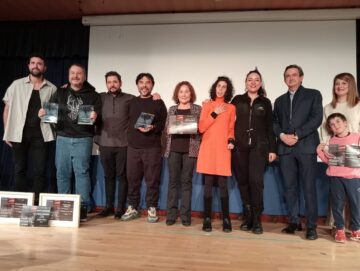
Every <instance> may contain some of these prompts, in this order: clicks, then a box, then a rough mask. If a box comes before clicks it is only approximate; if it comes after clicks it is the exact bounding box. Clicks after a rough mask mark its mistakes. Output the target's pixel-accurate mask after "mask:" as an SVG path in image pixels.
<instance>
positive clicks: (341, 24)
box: [88, 20, 356, 107]
mask: <svg viewBox="0 0 360 271" xmlns="http://www.w3.org/2000/svg"><path fill="white" fill-rule="evenodd" d="M289 64H298V65H300V66H301V67H302V68H303V69H304V73H305V76H304V82H303V85H304V86H306V87H311V88H316V89H319V90H320V91H321V92H322V94H323V103H324V105H325V104H327V103H329V102H330V100H331V89H332V80H333V78H334V76H335V75H336V74H338V73H340V72H350V73H352V74H354V76H355V75H356V22H355V20H339V21H289V22H286V21H285V22H284V21H281V22H235V23H201V24H200V23H199V24H163V25H128V26H91V30H90V51H89V70H88V80H89V82H90V83H92V84H93V85H94V86H95V87H96V89H97V91H99V92H103V91H106V86H105V78H104V75H105V73H106V72H108V71H110V70H115V71H117V72H119V73H120V74H121V76H122V81H123V86H122V89H123V91H125V92H128V93H132V94H135V95H138V92H137V88H136V85H135V78H136V75H137V74H139V73H140V72H150V73H152V74H153V76H154V78H155V87H154V92H158V93H160V95H161V97H162V99H163V100H164V101H165V103H166V105H167V106H168V107H169V106H170V105H172V104H173V103H174V102H173V101H172V100H171V97H172V93H173V90H174V87H175V85H176V84H177V83H178V82H179V81H183V80H187V81H190V82H191V83H192V84H193V86H194V87H195V90H196V94H197V96H198V99H197V103H198V104H201V102H202V101H203V100H204V99H206V98H208V97H209V88H210V86H211V84H212V83H213V82H214V81H215V80H216V78H217V76H220V75H226V76H229V77H230V78H231V79H232V81H233V83H234V86H235V94H240V93H243V92H244V79H245V75H246V73H247V72H248V71H249V70H252V69H254V68H255V67H257V68H258V69H259V71H260V72H261V73H262V75H263V79H264V83H265V88H266V91H267V94H268V97H269V98H270V99H271V100H272V102H274V101H275V99H276V97H278V96H279V95H281V94H282V93H284V92H285V91H286V90H287V88H286V85H285V84H284V82H283V71H284V68H285V67H286V66H287V65H289Z"/></svg>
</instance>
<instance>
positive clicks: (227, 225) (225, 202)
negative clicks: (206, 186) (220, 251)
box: [221, 197, 232, 232]
mask: <svg viewBox="0 0 360 271" xmlns="http://www.w3.org/2000/svg"><path fill="white" fill-rule="evenodd" d="M221 209H222V213H223V232H231V231H232V227H231V220H230V216H229V197H224V198H221Z"/></svg>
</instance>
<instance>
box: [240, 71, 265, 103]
mask: <svg viewBox="0 0 360 271" xmlns="http://www.w3.org/2000/svg"><path fill="white" fill-rule="evenodd" d="M252 73H256V74H257V75H259V77H260V80H261V82H263V79H262V76H261V73H260V72H259V71H258V69H257V68H255V70H252V71H249V72H248V73H247V75H246V77H245V83H246V80H247V79H248V77H249V75H250V74H252ZM258 95H259V96H264V97H266V90H265V88H264V87H263V84H261V87H260V88H259V90H258Z"/></svg>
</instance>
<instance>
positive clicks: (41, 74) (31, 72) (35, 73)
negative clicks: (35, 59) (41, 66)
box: [30, 69, 43, 78]
mask: <svg viewBox="0 0 360 271" xmlns="http://www.w3.org/2000/svg"><path fill="white" fill-rule="evenodd" d="M30 74H31V75H32V76H34V77H37V78H39V77H41V76H43V73H42V72H41V71H40V70H38V69H32V70H31V71H30Z"/></svg>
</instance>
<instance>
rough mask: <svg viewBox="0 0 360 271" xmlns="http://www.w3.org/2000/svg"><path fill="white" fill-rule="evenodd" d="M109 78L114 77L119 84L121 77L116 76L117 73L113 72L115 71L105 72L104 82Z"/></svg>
mask: <svg viewBox="0 0 360 271" xmlns="http://www.w3.org/2000/svg"><path fill="white" fill-rule="evenodd" d="M110 76H115V77H116V78H117V79H118V80H119V82H121V75H120V74H118V73H117V72H115V71H109V72H107V73H106V74H105V81H106V80H107V78H108V77H110Z"/></svg>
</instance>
